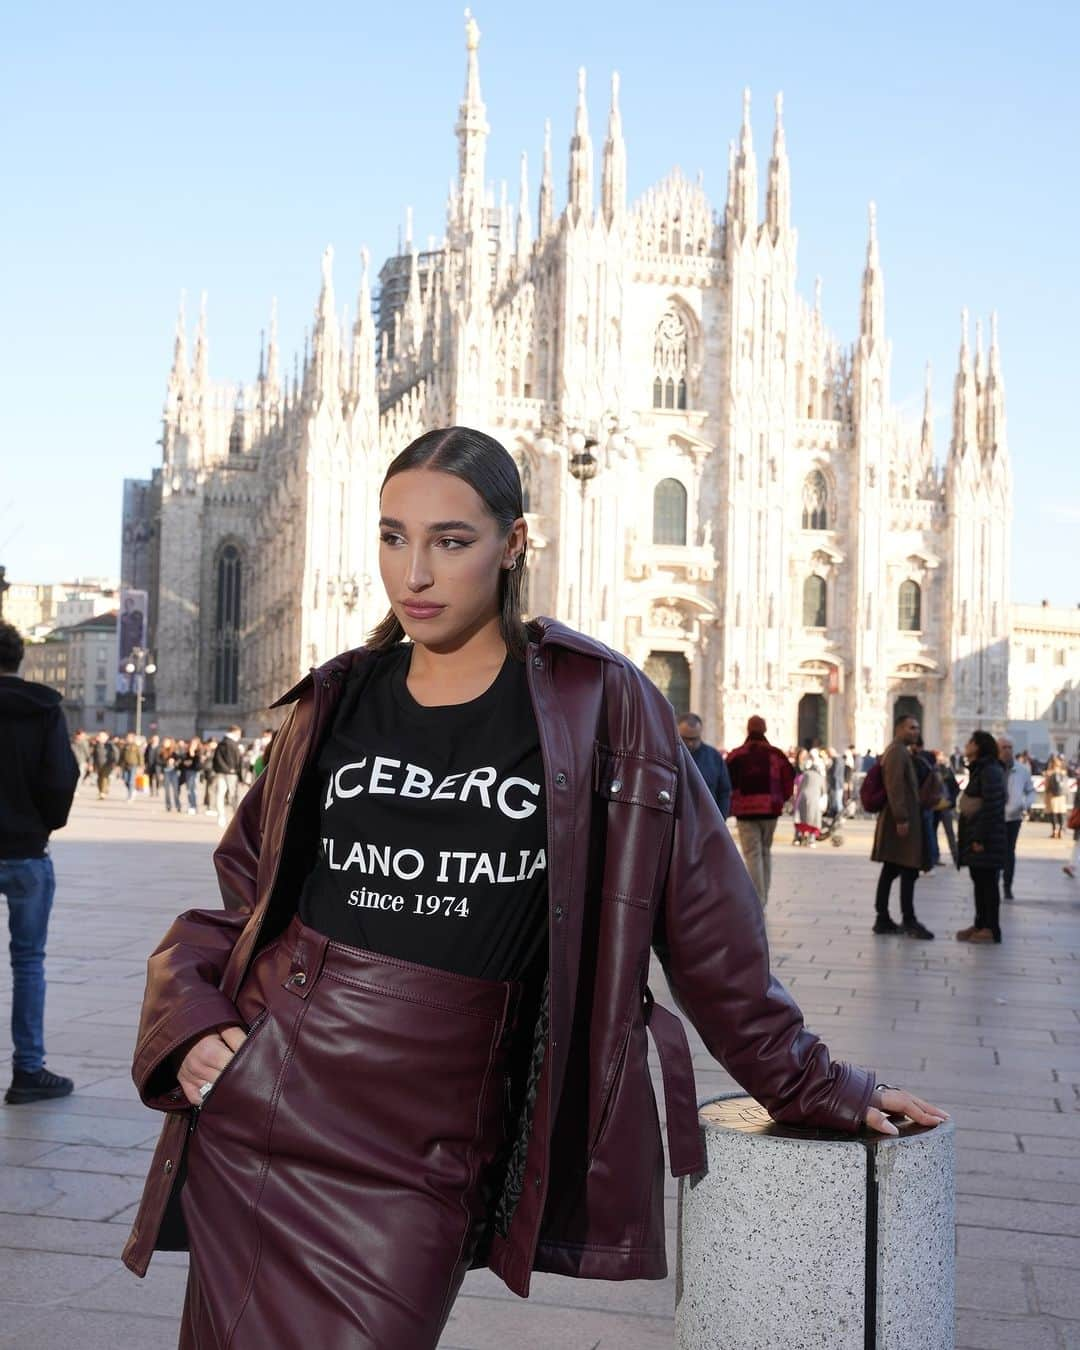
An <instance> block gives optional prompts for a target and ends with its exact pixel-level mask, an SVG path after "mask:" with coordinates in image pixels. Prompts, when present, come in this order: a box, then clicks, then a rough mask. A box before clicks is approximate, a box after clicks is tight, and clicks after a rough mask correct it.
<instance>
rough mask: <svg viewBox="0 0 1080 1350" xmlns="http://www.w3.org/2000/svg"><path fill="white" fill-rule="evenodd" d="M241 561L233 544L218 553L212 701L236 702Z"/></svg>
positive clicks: (238, 687)
mask: <svg viewBox="0 0 1080 1350" xmlns="http://www.w3.org/2000/svg"><path fill="white" fill-rule="evenodd" d="M242 570H243V563H242V561H241V558H240V550H239V549H238V548H237V547H236V545H235V544H226V545H225V547H224V548H223V549H222V550H221V553H220V554H219V555H218V564H217V604H216V606H215V609H214V702H215V703H226V704H228V703H238V702H239V701H240V618H241V616H240V596H241V582H242V580H243V577H242Z"/></svg>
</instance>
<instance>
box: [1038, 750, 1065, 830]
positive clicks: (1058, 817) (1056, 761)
mask: <svg viewBox="0 0 1080 1350" xmlns="http://www.w3.org/2000/svg"><path fill="white" fill-rule="evenodd" d="M1068 790H1069V776H1068V773H1067V772H1066V770H1065V760H1064V758H1063V757H1062V756H1061V755H1051V756H1050V759H1049V760H1048V762H1047V765H1046V774H1045V776H1044V777H1043V799H1044V801H1045V803H1046V816H1047V819H1048V820H1049V821H1050V838H1051V839H1061V838H1062V837H1063V836H1062V833H1061V832H1062V830H1063V829H1064V828H1065V796H1066V793H1067V792H1068Z"/></svg>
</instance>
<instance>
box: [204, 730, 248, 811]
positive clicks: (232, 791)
mask: <svg viewBox="0 0 1080 1350" xmlns="http://www.w3.org/2000/svg"><path fill="white" fill-rule="evenodd" d="M242 759H243V751H242V750H241V749H240V728H239V727H230V728H229V729H228V731H227V732H226V733H225V735H224V736H222V738H221V740H220V741H218V743H217V747H216V748H215V750H214V758H213V760H212V762H211V765H210V772H211V774H212V775H213V776H212V778H211V779H210V797H211V801H212V802H213V804H214V810H215V812H216V813H217V823H218V824H219V825H224V824H225V820H226V816H225V807H226V806H227V805H228V806H231V807H232V808H233V810H234V811H235V810H236V803H237V800H238V798H237V788H238V785H239V783H240V765H241V761H242Z"/></svg>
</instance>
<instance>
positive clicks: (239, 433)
mask: <svg viewBox="0 0 1080 1350" xmlns="http://www.w3.org/2000/svg"><path fill="white" fill-rule="evenodd" d="M243 453H244V420H243V418H242V417H241V416H240V415H239V414H237V416H236V417H235V418H234V419H233V424H232V428H231V430H230V431H229V454H230V455H242V454H243Z"/></svg>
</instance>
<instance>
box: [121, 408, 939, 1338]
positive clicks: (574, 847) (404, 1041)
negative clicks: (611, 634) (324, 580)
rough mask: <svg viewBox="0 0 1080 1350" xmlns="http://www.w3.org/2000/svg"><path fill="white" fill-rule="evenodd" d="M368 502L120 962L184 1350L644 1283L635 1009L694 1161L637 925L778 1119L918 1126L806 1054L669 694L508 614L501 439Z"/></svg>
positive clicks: (444, 444) (639, 1051)
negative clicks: (184, 1259) (266, 714)
mask: <svg viewBox="0 0 1080 1350" xmlns="http://www.w3.org/2000/svg"><path fill="white" fill-rule="evenodd" d="M380 508H381V512H382V516H381V520H380V533H381V544H380V570H381V574H382V579H383V583H384V585H385V587H386V590H387V594H388V595H389V597H390V604H391V609H390V612H389V613H388V614H387V616H386V618H385V619H384V620H383V622H382V623H380V624H379V625H378V627H377V628H376V629H375V630H374V632H373V633H372V634H371V637H370V640H369V643H368V645H367V646H366V647H364V648H361V649H359V650H357V651H351V652H346V653H344V654H343V655H341V656H339V657H335V658H334V659H333V660H331V661H329V662H327V663H326V664H325V665H324V666H322V667H321V668H320V669H318V670H316V671H313V672H312V674H311V675H309V676H308V677H306V678H305V679H304V680H302V681H301V682H300V684H298V685H297V686H296V688H294V689H293V690H291V691H290V692H289V693H288V694H286V695H285V697H284V698H283V699H282V700H280V703H281V704H282V705H286V706H290V705H291V706H290V711H289V715H288V717H287V719H286V721H285V724H284V726H283V727H282V729H281V731H280V732H279V735H278V737H277V740H276V741H275V744H274V751H273V755H272V757H271V760H270V763H269V765H268V766H267V768H266V770H265V772H263V773H262V774H261V775H260V776H259V777H258V778H257V779H256V781H255V783H254V785H253V786H252V788H251V790H250V791H249V792H248V795H247V796H246V797H245V799H244V801H243V802H242V803H241V805H240V808H239V810H238V811H237V813H236V815H235V817H234V819H233V820H232V822H231V823H230V825H229V826H228V828H227V830H226V832H225V835H224V837H223V839H222V842H221V844H220V845H219V847H218V849H217V852H216V854H215V862H216V865H217V870H218V876H219V881H220V883H221V886H222V890H223V894H224V898H225V905H226V908H225V909H224V910H223V911H215V910H194V911H190V912H188V913H187V914H184V915H181V916H180V918H179V919H177V921H176V922H175V923H174V925H173V926H172V928H171V929H170V930H169V932H168V933H167V934H166V936H165V939H164V940H163V942H162V943H161V945H160V946H159V948H158V949H157V951H156V952H155V953H154V954H153V955H152V956H151V958H150V962H149V975H148V983H147V993H146V998H145V1002H144V1005H143V1013H142V1021H141V1025H140V1031H139V1037H138V1041H137V1045H136V1052H135V1063H134V1067H133V1075H134V1078H135V1081H136V1084H137V1085H138V1087H139V1091H140V1094H141V1096H142V1098H143V1100H144V1101H145V1102H147V1103H148V1104H149V1105H152V1106H155V1107H157V1108H158V1109H161V1110H164V1111H165V1112H166V1113H167V1118H166V1122H165V1126H164V1129H163V1132H162V1136H161V1140H160V1142H159V1144H158V1148H157V1152H156V1153H155V1155H154V1160H153V1162H152V1165H151V1172H150V1177H149V1179H148V1182H147V1186H146V1190H145V1192H144V1196H143V1201H142V1205H141V1206H140V1210H139V1214H138V1217H137V1218H136V1221H135V1225H134V1227H133V1229H132V1233H131V1237H130V1239H129V1241H128V1245H127V1247H126V1249H125V1254H124V1259H125V1261H126V1262H127V1264H128V1265H129V1266H130V1267H131V1268H132V1269H133V1270H134V1271H135V1272H136V1273H138V1274H140V1275H141V1274H144V1273H145V1271H146V1267H147V1263H148V1262H149V1260H150V1255H151V1252H152V1250H153V1248H154V1247H155V1245H158V1246H166V1247H174V1248H175V1247H179V1246H182V1245H184V1243H185V1242H188V1243H189V1244H190V1250H191V1262H190V1273H189V1280H188V1292H187V1299H186V1302H185V1308H184V1322H183V1329H182V1332H181V1346H183V1347H185V1348H187V1350H192V1348H194V1347H198V1350H218V1347H223V1346H225V1345H226V1344H227V1345H228V1346H229V1347H230V1350H250V1348H251V1347H259V1348H260V1350H261V1347H264V1346H268V1345H270V1346H281V1347H286V1346H295V1345H301V1344H310V1345H313V1346H325V1347H327V1348H328V1350H331V1348H334V1350H336V1348H337V1347H348V1350H397V1348H398V1347H402V1350H429V1348H430V1347H434V1346H435V1345H436V1343H437V1341H438V1339H439V1334H440V1330H441V1328H442V1326H443V1324H444V1323H445V1321H446V1318H447V1316H448V1314H449V1311H450V1308H451V1306H452V1304H453V1301H454V1299H455V1297H456V1294H457V1291H458V1288H459V1286H460V1283H461V1280H462V1278H463V1277H464V1274H465V1271H466V1270H467V1269H468V1268H469V1267H470V1266H472V1265H488V1266H489V1267H490V1268H491V1269H492V1270H493V1271H495V1272H496V1273H497V1274H498V1275H499V1276H500V1277H501V1278H502V1279H503V1280H504V1281H505V1282H506V1284H507V1285H508V1286H509V1287H510V1288H511V1289H512V1290H513V1291H514V1292H516V1293H518V1294H520V1295H523V1296H524V1295H526V1294H527V1293H528V1290H529V1280H530V1274H531V1271H532V1270H533V1269H539V1270H550V1271H558V1272H561V1273H563V1274H567V1275H579V1276H585V1277H594V1278H605V1279H627V1278H661V1277H662V1276H663V1275H664V1274H665V1273H666V1264H665V1259H664V1212H663V1189H664V1187H663V1177H662V1166H663V1151H662V1147H661V1142H660V1137H659V1128H658V1124H657V1117H656V1109H655V1105H654V1103H653V1099H652V1090H651V1086H650V1082H649V1076H648V1064H647V1053H646V1035H645V1028H646V1025H648V1026H649V1027H650V1029H651V1030H652V1032H653V1035H654V1039H655V1040H656V1042H657V1045H658V1048H659V1050H660V1053H661V1055H662V1057H663V1063H664V1080H665V1084H666V1087H665V1099H666V1115H667V1123H668V1137H669V1146H670V1153H671V1166H672V1171H673V1172H674V1173H676V1174H678V1175H688V1174H691V1173H693V1172H695V1171H700V1170H702V1168H703V1165H704V1159H703V1153H702V1146H701V1139H700V1131H699V1128H698V1123H697V1109H696V1098H695V1094H694V1089H693V1082H692V1075H691V1073H690V1063H689V1052H688V1047H687V1045H686V1040H685V1036H684V1034H683V1032H682V1027H681V1023H679V1021H678V1019H677V1018H675V1017H674V1016H673V1015H672V1014H671V1013H669V1012H667V1010H665V1009H664V1008H662V1007H661V1006H660V1005H657V1004H654V1002H653V1000H652V996H651V994H649V992H648V990H647V989H646V987H645V979H646V973H647V970H648V964H649V949H650V943H653V944H655V949H656V950H657V952H658V953H659V955H660V957H661V959H662V961H663V962H664V964H665V966H666V968H667V971H668V973H669V978H670V980H671V982H672V987H673V989H675V990H677V991H678V997H679V999H680V1001H681V1003H682V1006H683V1007H684V1008H685V1009H686V1012H687V1015H688V1016H689V1017H690V1018H691V1019H692V1020H693V1021H694V1023H695V1025H696V1026H697V1027H698V1028H699V1030H701V1032H702V1034H703V1035H704V1037H705V1039H706V1042H707V1043H708V1044H709V1045H710V1047H711V1049H712V1050H713V1051H714V1053H716V1054H718V1055H722V1056H723V1059H724V1062H725V1064H726V1065H727V1067H728V1068H729V1069H730V1070H731V1072H732V1073H734V1074H735V1075H736V1076H737V1077H738V1078H739V1080H740V1081H741V1082H743V1083H744V1084H745V1085H746V1087H747V1090H748V1091H751V1092H752V1093H753V1094H754V1095H755V1096H757V1097H758V1098H759V1099H760V1100H762V1101H763V1102H764V1103H765V1104H766V1105H767V1106H768V1108H769V1109H770V1110H771V1111H772V1112H773V1114H774V1115H775V1116H776V1117H777V1118H778V1119H784V1120H789V1121H802V1122H805V1123H813V1124H818V1125H823V1126H832V1127H840V1128H845V1129H847V1130H849V1131H856V1130H858V1129H859V1128H860V1127H861V1126H862V1125H863V1124H864V1123H865V1124H867V1125H869V1126H870V1128H871V1129H874V1130H879V1131H882V1132H883V1133H889V1134H891V1133H894V1132H895V1127H894V1126H893V1125H892V1123H891V1122H890V1121H889V1120H888V1118H887V1115H886V1114H885V1113H887V1112H893V1113H897V1112H902V1113H906V1114H908V1115H910V1116H911V1117H912V1119H914V1120H916V1121H919V1122H920V1123H923V1124H928V1125H930V1124H936V1123H938V1122H940V1121H941V1120H943V1119H945V1118H946V1117H945V1114H944V1112H942V1111H940V1110H938V1109H937V1108H935V1107H933V1106H930V1105H928V1104H927V1103H926V1102H923V1101H920V1100H919V1099H918V1098H916V1097H913V1096H912V1095H911V1094H910V1093H908V1092H904V1091H901V1090H899V1089H895V1088H888V1087H886V1086H885V1085H883V1084H879V1085H876V1086H875V1084H874V1080H873V1076H872V1075H871V1074H870V1073H868V1072H867V1071H865V1070H862V1069H857V1068H854V1067H852V1066H850V1065H846V1064H840V1063H834V1062H830V1060H829V1057H828V1054H827V1052H826V1050H825V1047H824V1046H823V1045H822V1044H821V1042H820V1041H819V1040H818V1039H817V1038H816V1037H814V1036H812V1035H811V1034H810V1033H809V1032H807V1031H806V1029H805V1028H804V1026H803V1023H802V1017H801V1014H800V1013H799V1010H798V1008H797V1007H796V1006H795V1004H794V1003H793V1002H792V1000H791V999H790V997H789V996H788V995H787V993H786V992H785V991H784V990H783V989H782V987H781V986H780V985H779V984H777V983H776V982H774V981H772V980H771V978H770V976H769V972H768V955H767V945H766V941H765V932H764V923H763V920H762V916H761V906H760V904H759V903H758V900H757V897H756V894H755V892H754V889H753V886H752V885H751V883H750V881H749V878H748V877H747V875H746V872H745V870H744V869H743V867H742V865H741V863H740V862H739V860H738V855H737V853H736V851H735V848H734V845H733V844H732V842H731V839H730V836H729V835H728V833H727V830H726V828H725V826H724V823H723V821H722V820H721V819H720V815H719V812H718V810H717V808H716V805H715V802H714V801H713V799H712V797H711V796H710V795H709V793H708V791H707V789H706V787H705V784H704V782H703V780H702V779H701V776H700V775H699V774H698V773H697V771H696V770H695V769H694V768H693V767H692V763H691V760H690V758H689V753H688V752H687V751H686V750H685V748H684V747H683V745H682V743H681V741H680V739H679V736H678V732H677V729H676V726H675V719H674V715H673V713H672V710H671V707H670V705H669V704H668V703H667V702H666V700H665V699H663V698H662V696H661V695H660V694H659V692H658V691H657V690H656V689H655V688H654V687H653V686H652V685H651V684H649V682H648V681H647V680H646V679H645V678H644V677H643V676H642V675H641V674H640V672H639V671H638V670H637V669H636V668H635V667H634V666H632V665H631V664H630V662H629V661H627V660H626V659H625V658H624V657H622V656H619V655H618V654H617V653H615V652H613V651H611V650H609V649H608V648H606V647H604V646H602V645H601V644H600V643H598V642H595V641H593V640H592V639H590V638H587V637H585V636H583V635H582V634H579V633H576V632H574V631H572V630H571V629H569V628H566V627H564V626H562V625H560V624H556V623H553V622H551V621H547V620H543V621H537V622H535V623H532V624H529V625H528V626H526V625H525V624H524V623H523V622H522V620H521V617H520V610H521V591H522V579H523V571H524V567H525V558H526V552H527V547H528V536H527V528H526V522H525V520H524V518H523V511H522V499H521V482H520V479H519V476H518V472H517V469H516V467H515V465H514V462H513V460H512V459H511V458H510V456H509V455H508V454H507V452H506V451H505V450H504V449H503V448H502V446H500V445H499V444H498V442H496V441H493V440H492V439H491V438H490V437H488V436H486V435H484V434H482V433H480V432H476V431H470V430H468V429H465V428H450V429H447V430H439V431H432V432H428V433H426V434H425V435H423V436H421V437H420V438H419V439H418V440H416V441H414V442H413V443H412V444H411V445H410V446H408V447H407V448H406V449H405V450H404V451H403V452H402V453H401V454H400V455H399V456H398V457H397V458H396V459H395V460H394V461H393V463H392V464H391V465H390V468H389V469H388V470H387V474H386V478H385V480H384V483H383V488H382V493H381V498H380ZM402 638H408V639H409V641H408V642H406V643H402V641H401V639H402ZM549 878H550V880H549ZM245 1030H246V1032H247V1034H246V1035H245ZM223 1071H224V1072H223ZM200 1104H201V1109H200ZM192 1107H194V1108H196V1110H195V1111H192V1109H191V1108H192ZM181 1182H182V1183H183V1184H182V1185H181V1184H179V1183H181ZM185 1228H186V1235H185V1231H184V1230H185Z"/></svg>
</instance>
